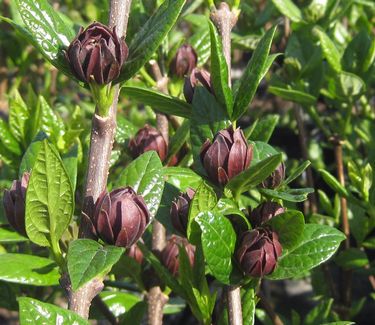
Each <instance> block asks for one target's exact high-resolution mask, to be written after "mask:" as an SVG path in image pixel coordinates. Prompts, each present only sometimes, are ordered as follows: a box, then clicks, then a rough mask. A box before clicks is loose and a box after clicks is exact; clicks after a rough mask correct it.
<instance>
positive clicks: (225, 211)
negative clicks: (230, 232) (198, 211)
mask: <svg viewBox="0 0 375 325" xmlns="http://www.w3.org/2000/svg"><path fill="white" fill-rule="evenodd" d="M215 211H218V212H219V213H220V214H222V215H224V216H231V217H233V218H235V217H238V218H240V219H241V222H242V224H244V225H245V226H246V227H247V229H251V225H250V222H249V219H248V218H247V217H246V215H245V213H243V212H242V211H241V210H240V209H239V207H238V205H237V203H236V202H234V201H233V200H231V199H228V198H221V199H220V200H219V201H218V202H217V205H216V207H215Z"/></svg>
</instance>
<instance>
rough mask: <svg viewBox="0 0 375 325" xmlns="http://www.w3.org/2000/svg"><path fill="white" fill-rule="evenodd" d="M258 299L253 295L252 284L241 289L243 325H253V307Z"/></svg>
mask: <svg viewBox="0 0 375 325" xmlns="http://www.w3.org/2000/svg"><path fill="white" fill-rule="evenodd" d="M257 302H258V297H257V296H256V294H255V290H254V288H253V284H252V283H250V285H246V286H244V287H243V288H242V289H241V303H242V319H243V324H244V325H254V322H255V307H256V305H257Z"/></svg>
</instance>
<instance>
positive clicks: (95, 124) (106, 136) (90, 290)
mask: <svg viewBox="0 0 375 325" xmlns="http://www.w3.org/2000/svg"><path fill="white" fill-rule="evenodd" d="M130 5H131V0H111V8H110V15H109V27H111V28H113V27H116V31H117V34H118V35H119V36H120V37H121V36H124V37H125V35H126V28H127V21H128V17H129V10H130ZM118 95H119V86H118V85H117V86H115V95H114V98H113V102H112V105H111V107H110V109H109V114H108V116H107V117H101V116H99V115H98V114H97V113H95V114H94V117H93V119H92V129H91V142H90V150H89V159H88V160H89V162H88V170H87V178H86V189H85V199H84V204H83V214H86V215H89V216H90V215H91V211H92V209H93V206H94V203H95V201H96V199H97V198H98V196H99V195H100V193H101V192H102V191H104V190H105V189H106V187H107V179H108V170H109V160H110V157H111V151H112V146H113V141H114V135H115V131H116V110H117V102H118ZM83 220H84V218H82V222H81V225H80V236H81V237H84V236H86V235H87V234H88V233H89V232H88V229H87V224H86V223H85V222H83ZM61 284H62V287H63V288H64V289H65V291H66V292H67V295H68V304H69V309H70V310H73V311H74V312H76V313H77V314H79V315H80V316H82V317H83V318H86V319H87V318H88V314H89V309H90V305H91V302H92V299H94V297H95V296H96V295H97V294H98V293H99V292H100V291H101V290H102V289H103V286H104V285H103V282H102V281H101V280H100V281H99V280H98V279H94V280H92V281H90V282H88V283H87V284H85V285H84V286H83V287H81V288H80V289H78V290H77V291H73V290H72V288H71V285H70V281H69V277H68V276H67V275H64V276H63V277H62V280H61Z"/></svg>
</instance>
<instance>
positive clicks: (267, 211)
mask: <svg viewBox="0 0 375 325" xmlns="http://www.w3.org/2000/svg"><path fill="white" fill-rule="evenodd" d="M284 212H285V208H284V207H282V206H281V205H280V204H278V203H276V202H264V203H262V204H260V205H258V206H257V207H256V208H255V209H254V210H253V211H251V213H250V221H251V224H252V226H253V227H259V226H261V225H263V224H265V223H266V222H267V221H269V220H271V219H272V218H273V217H275V216H277V215H278V214H281V213H284Z"/></svg>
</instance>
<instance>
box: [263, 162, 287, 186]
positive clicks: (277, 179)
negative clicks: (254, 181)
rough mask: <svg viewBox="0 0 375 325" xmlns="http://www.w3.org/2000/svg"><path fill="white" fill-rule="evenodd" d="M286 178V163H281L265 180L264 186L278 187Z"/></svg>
mask: <svg viewBox="0 0 375 325" xmlns="http://www.w3.org/2000/svg"><path fill="white" fill-rule="evenodd" d="M284 178H285V165H284V163H281V164H280V165H279V166H277V168H276V169H275V170H274V171H273V172H272V174H271V175H270V176H268V177H267V178H266V179H265V180H264V181H263V182H262V187H263V188H276V187H278V186H279V185H280V184H281V182H282V181H283V180H284Z"/></svg>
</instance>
